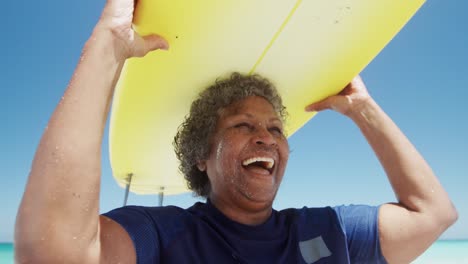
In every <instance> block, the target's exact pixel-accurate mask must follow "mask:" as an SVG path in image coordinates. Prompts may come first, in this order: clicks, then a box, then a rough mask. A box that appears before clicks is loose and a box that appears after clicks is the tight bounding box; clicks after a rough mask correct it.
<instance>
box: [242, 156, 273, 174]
mask: <svg viewBox="0 0 468 264" xmlns="http://www.w3.org/2000/svg"><path fill="white" fill-rule="evenodd" d="M242 166H243V167H244V168H245V169H247V170H250V171H252V172H255V173H259V174H268V175H269V174H271V173H272V172H273V167H274V166H275V160H274V159H272V158H268V157H253V158H248V159H246V160H244V161H243V162H242Z"/></svg>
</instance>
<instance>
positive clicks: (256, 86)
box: [173, 72, 287, 197]
mask: <svg viewBox="0 0 468 264" xmlns="http://www.w3.org/2000/svg"><path fill="white" fill-rule="evenodd" d="M249 96H260V97H263V98H265V99H266V100H267V101H268V102H270V103H271V105H272V106H273V108H274V110H275V111H276V112H277V113H278V116H279V117H280V118H281V119H282V121H283V122H284V121H285V120H286V117H287V112H286V108H285V107H284V106H283V103H282V100H281V97H280V95H279V94H278V92H277V90H276V88H275V87H274V85H273V84H272V83H271V82H270V81H268V80H267V79H265V78H263V77H261V76H260V75H257V74H254V75H243V74H240V73H237V72H235V73H232V74H231V75H230V77H228V78H226V79H218V80H216V82H215V83H214V84H213V85H212V86H210V87H208V88H207V89H205V90H203V91H202V92H201V93H200V94H199V95H198V98H197V99H196V100H195V101H193V103H192V106H191V107H190V113H189V114H188V116H186V118H185V120H184V122H183V123H182V124H181V125H180V126H179V128H178V131H177V134H176V136H175V137H174V142H173V145H174V149H175V153H176V155H177V158H178V159H179V161H180V165H179V170H180V171H181V172H182V173H183V174H184V177H185V179H186V180H187V186H188V187H189V189H191V190H192V191H194V193H195V194H196V195H198V196H202V197H207V196H208V195H209V193H210V191H211V184H210V181H209V179H208V175H207V174H206V172H205V171H200V170H199V169H198V167H197V164H198V162H200V161H202V160H204V159H206V158H208V155H209V151H210V149H211V146H210V138H211V136H212V134H213V133H214V130H215V128H216V123H217V121H218V117H219V110H220V109H222V108H225V107H227V106H229V105H230V104H232V103H234V102H237V101H240V100H242V99H244V98H246V97H249Z"/></svg>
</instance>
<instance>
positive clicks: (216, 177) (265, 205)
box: [199, 96, 289, 222]
mask: <svg viewBox="0 0 468 264" xmlns="http://www.w3.org/2000/svg"><path fill="white" fill-rule="evenodd" d="M288 156H289V146H288V142H287V139H286V137H285V136H284V134H283V124H282V121H281V119H280V118H279V117H278V115H277V114H276V112H275V111H274V109H273V107H272V105H271V104H270V103H269V102H268V101H267V100H265V99H264V98H262V97H258V96H250V97H247V98H246V99H243V100H241V101H239V102H236V103H234V104H232V105H230V106H228V107H226V108H224V109H222V110H221V111H220V112H219V119H218V123H217V126H216V130H215V132H214V134H213V136H212V138H211V150H210V155H209V157H208V159H207V160H205V161H202V162H200V164H199V169H201V170H206V171H207V174H208V177H209V179H210V182H211V193H210V196H209V198H210V200H211V201H212V202H213V204H214V205H215V206H216V207H218V209H220V210H221V211H223V209H226V210H227V211H231V210H232V211H236V213H234V215H236V216H235V217H234V219H233V220H238V221H239V220H240V219H238V218H239V215H242V213H239V212H241V211H243V212H250V213H255V212H259V211H263V212H264V213H265V215H269V213H270V212H271V205H272V203H273V199H274V198H275V195H276V192H277V191H278V188H279V186H280V183H281V180H282V178H283V175H284V171H285V169H286V164H287V161H288ZM252 157H268V158H271V159H273V160H274V161H275V163H274V166H273V168H272V169H271V170H267V169H264V168H261V167H258V166H253V167H246V166H243V164H242V163H243V161H245V160H247V159H249V158H252ZM223 213H225V214H226V215H228V216H229V215H230V213H229V212H226V211H223ZM263 220H265V219H263ZM240 222H246V221H240ZM247 222H250V221H247ZM254 222H255V221H254ZM260 222H261V221H260Z"/></svg>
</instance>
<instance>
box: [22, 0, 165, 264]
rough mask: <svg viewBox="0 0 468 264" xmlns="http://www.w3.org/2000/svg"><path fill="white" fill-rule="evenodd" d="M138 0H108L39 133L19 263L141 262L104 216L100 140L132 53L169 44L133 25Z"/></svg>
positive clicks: (121, 232)
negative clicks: (101, 210)
mask: <svg viewBox="0 0 468 264" xmlns="http://www.w3.org/2000/svg"><path fill="white" fill-rule="evenodd" d="M133 9H134V1H133V0H108V1H107V4H106V6H105V8H104V11H103V14H102V16H101V18H100V20H99V22H98V24H97V25H96V27H95V29H94V31H93V33H92V35H91V37H90V39H89V40H88V41H87V42H86V44H85V47H84V49H83V52H82V57H81V59H80V62H79V63H78V66H77V68H76V70H75V73H74V75H73V77H72V79H71V81H70V84H69V86H68V87H67V89H66V91H65V94H64V96H63V98H62V100H61V101H60V103H59V104H58V106H57V107H56V109H55V111H54V113H53V115H52V117H51V118H50V121H49V124H48V126H47V128H46V129H45V132H44V134H43V136H42V138H41V141H40V143H39V146H38V148H37V151H36V155H35V157H34V161H33V164H32V169H31V173H30V175H29V179H28V182H27V185H26V189H25V193H24V196H23V199H22V201H21V205H20V208H19V211H18V215H17V220H16V226H15V254H16V255H15V258H16V261H17V262H18V263H99V262H100V263H104V262H122V263H127V262H135V259H136V258H135V252H134V248H133V245H132V242H131V240H130V238H129V236H128V234H127V233H126V232H125V231H124V230H123V229H122V228H121V227H120V226H119V225H118V224H116V223H115V222H113V221H112V220H109V219H107V218H105V217H102V216H101V217H100V216H99V190H100V174H101V143H102V138H103V131H104V127H105V122H106V119H107V115H108V112H109V105H110V101H111V98H112V94H113V90H114V87H115V85H116V82H117V80H118V78H119V76H120V72H121V70H122V67H123V64H124V62H125V60H126V59H127V58H129V57H135V56H144V55H145V54H146V53H148V52H150V51H152V50H156V49H167V48H168V44H167V42H166V41H165V40H164V39H163V38H161V37H159V36H156V35H153V36H149V37H144V38H142V37H140V36H138V35H137V34H136V33H135V32H134V31H133V30H132V28H131V23H132V19H133Z"/></svg>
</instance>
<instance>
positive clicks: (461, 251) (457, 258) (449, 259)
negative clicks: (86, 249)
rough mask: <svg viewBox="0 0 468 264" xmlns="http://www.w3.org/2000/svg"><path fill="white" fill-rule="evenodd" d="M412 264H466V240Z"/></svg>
mask: <svg viewBox="0 0 468 264" xmlns="http://www.w3.org/2000/svg"><path fill="white" fill-rule="evenodd" d="M413 263H415V264H468V240H441V241H437V242H436V243H434V245H432V246H431V247H430V248H429V249H428V250H427V251H426V252H425V253H424V254H423V255H421V256H420V257H419V258H418V259H417V260H416V261H414V262H413ZM0 264H13V244H2V243H0Z"/></svg>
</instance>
